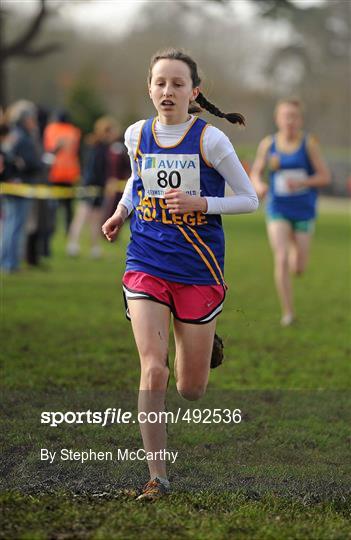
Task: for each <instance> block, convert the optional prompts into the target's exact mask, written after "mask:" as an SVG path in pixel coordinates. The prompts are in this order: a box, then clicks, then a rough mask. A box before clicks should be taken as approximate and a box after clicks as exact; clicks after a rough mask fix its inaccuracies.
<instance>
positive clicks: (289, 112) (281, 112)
mask: <svg viewBox="0 0 351 540" xmlns="http://www.w3.org/2000/svg"><path fill="white" fill-rule="evenodd" d="M275 122H276V124H277V127H278V130H279V131H281V132H282V133H284V134H286V135H288V136H290V137H291V136H294V135H297V134H298V133H299V131H300V130H301V128H302V125H303V120H302V114H301V111H300V109H299V107H296V105H292V104H291V103H281V104H280V105H279V106H278V109H277V112H276V116H275Z"/></svg>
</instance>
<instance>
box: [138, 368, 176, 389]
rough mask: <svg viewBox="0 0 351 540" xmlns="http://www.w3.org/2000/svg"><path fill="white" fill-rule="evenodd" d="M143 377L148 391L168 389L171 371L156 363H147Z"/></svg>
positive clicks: (143, 369) (142, 373) (142, 369)
mask: <svg viewBox="0 0 351 540" xmlns="http://www.w3.org/2000/svg"><path fill="white" fill-rule="evenodd" d="M141 376H142V380H143V386H144V387H145V385H146V388H145V389H147V390H159V389H161V388H166V387H167V381H168V377H169V369H168V367H167V366H166V365H164V366H163V365H160V364H158V363H157V364H156V363H155V362H150V363H147V365H146V366H144V367H143V366H142V368H141Z"/></svg>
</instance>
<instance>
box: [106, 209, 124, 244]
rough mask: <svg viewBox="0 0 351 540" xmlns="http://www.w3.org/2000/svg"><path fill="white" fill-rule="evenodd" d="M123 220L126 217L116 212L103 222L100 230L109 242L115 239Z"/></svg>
mask: <svg viewBox="0 0 351 540" xmlns="http://www.w3.org/2000/svg"><path fill="white" fill-rule="evenodd" d="M125 219H126V216H125V215H123V213H121V212H118V211H117V212H116V213H114V214H113V216H111V217H110V218H109V219H107V220H106V221H105V223H104V224H103V226H102V227H101V230H102V232H103V234H104V235H105V237H106V238H107V240H108V241H109V242H113V241H114V240H115V239H116V237H117V235H118V233H119V231H120V229H121V228H122V225H123V223H124V221H125Z"/></svg>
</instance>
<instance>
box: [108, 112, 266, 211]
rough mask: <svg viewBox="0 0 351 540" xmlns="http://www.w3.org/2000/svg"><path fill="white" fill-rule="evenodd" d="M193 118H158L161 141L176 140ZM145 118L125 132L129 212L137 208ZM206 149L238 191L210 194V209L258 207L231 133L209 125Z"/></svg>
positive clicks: (125, 199) (125, 198)
mask: <svg viewBox="0 0 351 540" xmlns="http://www.w3.org/2000/svg"><path fill="white" fill-rule="evenodd" d="M193 118H194V117H191V118H190V119H189V120H188V121H187V122H185V123H183V124H177V125H165V124H161V123H160V122H158V121H157V122H156V125H155V132H156V136H157V139H158V141H159V142H160V144H162V146H171V145H174V144H176V143H177V142H178V141H179V140H180V139H181V138H182V136H183V135H184V133H185V131H186V130H187V129H188V128H189V126H190V124H191V123H192V121H193ZM143 122H144V121H143V120H141V121H139V122H136V123H135V124H133V125H132V126H130V127H129V128H128V129H127V131H126V133H125V144H126V146H127V148H128V153H129V157H130V162H131V169H132V174H131V177H130V178H129V180H128V182H127V184H126V187H125V190H124V193H123V196H122V198H121V200H120V202H119V204H123V206H125V207H126V208H127V210H128V214H129V213H130V212H131V211H132V209H133V201H132V189H133V181H134V179H135V178H136V177H137V176H138V173H137V167H136V162H135V159H134V156H135V152H136V148H137V144H138V138H139V133H140V129H141V127H142V125H143ZM203 152H204V154H205V158H206V160H207V161H208V162H209V163H210V164H211V165H212V166H213V167H214V169H215V170H216V171H217V172H219V174H220V175H221V176H222V177H223V178H224V180H225V182H226V184H227V185H228V186H229V187H230V188H231V189H232V191H233V192H234V194H233V195H226V196H224V197H206V200H207V212H206V213H207V214H245V213H250V212H254V211H255V210H257V208H258V199H257V195H256V192H255V190H254V188H253V186H252V184H251V182H250V180H249V177H248V176H247V174H246V172H245V170H244V168H243V166H242V165H241V163H240V161H239V158H238V156H237V155H236V152H235V150H234V148H233V146H232V144H231V142H230V140H229V139H228V137H227V136H226V135H225V134H224V133H223V132H222V131H220V130H219V129H217V128H216V127H214V126H208V127H207V129H206V131H205V133H204V138H203Z"/></svg>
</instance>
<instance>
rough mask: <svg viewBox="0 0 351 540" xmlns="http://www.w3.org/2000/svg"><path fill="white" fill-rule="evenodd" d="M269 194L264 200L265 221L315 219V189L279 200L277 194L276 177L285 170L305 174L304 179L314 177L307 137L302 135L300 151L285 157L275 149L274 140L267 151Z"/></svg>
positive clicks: (274, 137) (275, 143)
mask: <svg viewBox="0 0 351 540" xmlns="http://www.w3.org/2000/svg"><path fill="white" fill-rule="evenodd" d="M268 169H269V180H270V183H269V193H268V197H267V206H266V210H267V215H268V218H269V217H272V218H274V217H275V216H281V217H282V218H285V219H287V220H291V221H306V220H312V219H314V218H315V215H316V203H317V193H318V192H317V189H315V188H306V189H304V190H303V191H302V192H301V193H291V194H289V195H285V196H284V195H283V196H280V195H278V194H277V189H276V177H277V174H278V173H279V172H280V171H284V170H292V171H293V170H294V169H295V170H296V169H299V170H304V171H305V173H306V176H311V175H313V174H314V169H313V166H312V163H311V161H310V159H309V156H308V152H307V136H306V135H304V136H303V138H302V141H301V144H300V145H299V147H298V148H297V149H296V150H295V151H294V152H291V153H284V152H282V151H280V150H279V149H278V147H277V142H276V136H273V140H272V144H271V146H270V148H269V151H268Z"/></svg>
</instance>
